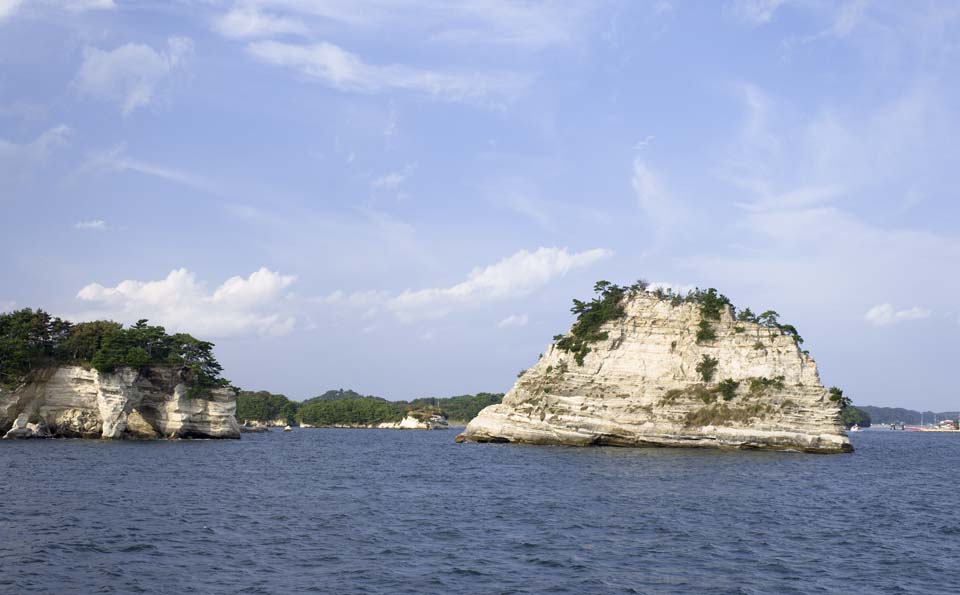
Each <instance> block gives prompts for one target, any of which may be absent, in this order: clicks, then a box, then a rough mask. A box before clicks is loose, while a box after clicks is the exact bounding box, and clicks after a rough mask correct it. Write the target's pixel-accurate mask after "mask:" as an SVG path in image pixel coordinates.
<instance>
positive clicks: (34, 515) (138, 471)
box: [0, 429, 960, 594]
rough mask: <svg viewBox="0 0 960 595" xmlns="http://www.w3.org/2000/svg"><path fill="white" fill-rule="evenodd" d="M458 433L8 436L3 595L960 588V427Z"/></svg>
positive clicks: (0, 501) (0, 525) (0, 565)
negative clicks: (833, 451) (670, 439)
mask: <svg viewBox="0 0 960 595" xmlns="http://www.w3.org/2000/svg"><path fill="white" fill-rule="evenodd" d="M453 437H454V432H444V431H434V432H400V431H390V430H383V431H379V430H329V429H317V430H299V431H294V432H292V433H286V434H285V433H281V432H273V433H270V434H251V435H245V436H244V438H243V440H241V441H196V442H191V441H179V442H141V443H137V442H99V441H81V440H69V441H68V440H56V441H42V442H3V443H0V470H2V471H3V475H2V479H0V591H2V592H11V593H28V592H29V593H42V592H50V593H62V592H72V593H138V592H140V593H186V592H197V593H458V594H463V593H577V594H584V593H691V592H697V593H764V594H766V593H957V592H960V578H957V576H956V574H955V573H956V570H957V564H958V562H960V517H958V513H960V496H958V493H960V492H958V489H957V488H958V480H960V477H958V473H957V469H956V464H957V462H958V461H960V456H958V455H960V436H953V435H943V434H917V433H910V432H883V431H867V432H862V433H860V434H855V435H853V436H852V438H853V441H854V446H855V447H856V448H857V452H856V453H854V454H852V455H835V456H817V455H803V454H791V453H766V452H717V451H709V450H673V449H615V448H587V449H578V448H554V447H525V446H515V445H495V444H484V445H476V444H454V443H453Z"/></svg>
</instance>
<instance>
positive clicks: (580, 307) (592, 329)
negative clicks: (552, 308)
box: [554, 281, 645, 366]
mask: <svg viewBox="0 0 960 595" xmlns="http://www.w3.org/2000/svg"><path fill="white" fill-rule="evenodd" d="M641 283H645V282H643V281H640V282H638V283H637V284H635V286H634V287H637V288H639V287H640V284H641ZM644 287H645V285H644ZM630 290H631V288H629V287H621V286H619V285H614V284H612V283H610V282H609V281H597V283H596V284H595V285H594V286H593V291H594V293H596V294H597V295H596V297H594V298H593V299H592V300H591V301H589V302H582V301H580V300H577V299H575V300H573V307H572V308H570V311H571V312H572V313H574V314H576V315H577V322H576V323H574V325H573V328H572V329H571V331H570V334H569V335H566V336H564V335H556V336H555V337H554V340H555V341H556V342H557V343H556V344H557V348H559V349H562V350H564V351H568V352H570V353H572V354H573V359H574V360H576V362H577V365H580V366H582V365H583V359H584V358H585V357H586V356H587V354H588V353H590V346H589V343H595V342H597V341H606V340H607V339H608V338H609V333H607V332H606V331H600V327H602V326H603V325H604V324H605V323H607V322H609V321H611V320H617V319H619V318H623V316H624V315H625V311H624V309H623V304H622V302H623V296H624V295H625V294H626V293H627V292H628V291H630Z"/></svg>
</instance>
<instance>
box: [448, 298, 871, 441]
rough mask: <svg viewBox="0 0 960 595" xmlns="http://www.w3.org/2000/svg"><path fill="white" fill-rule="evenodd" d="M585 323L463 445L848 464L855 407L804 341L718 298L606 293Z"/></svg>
mask: <svg viewBox="0 0 960 595" xmlns="http://www.w3.org/2000/svg"><path fill="white" fill-rule="evenodd" d="M594 292H595V295H594V297H593V299H591V300H589V301H581V300H576V299H575V300H573V307H572V308H571V311H572V312H573V314H575V315H576V317H577V319H576V322H575V323H574V324H573V326H572V327H571V329H570V330H569V331H568V332H567V333H565V334H560V335H556V336H555V337H554V340H553V343H552V344H551V345H550V346H549V347H548V348H547V349H546V350H545V351H544V353H543V354H541V356H540V358H539V359H538V361H537V362H536V363H535V364H534V365H533V366H532V367H531V368H530V369H528V370H526V371H524V372H522V373H521V374H520V376H519V378H518V379H517V382H516V384H515V385H514V387H513V388H512V389H511V390H510V391H509V392H508V393H507V394H506V396H505V397H504V399H503V402H502V403H501V404H499V405H491V406H489V407H487V408H486V409H484V410H483V411H481V412H480V414H479V415H478V416H477V417H476V418H474V419H473V420H472V421H471V422H470V423H469V424H468V425H467V427H466V430H465V431H464V432H463V434H461V435H460V436H458V441H475V442H524V443H533V444H566V445H575V446H588V445H615V446H683V447H690V446H697V447H711V448H736V449H754V448H763V449H779V450H800V451H806V452H816V453H839V452H849V451H851V450H852V447H851V445H850V441H849V439H848V438H847V436H846V434H845V433H844V431H843V428H844V424H843V422H842V421H841V420H842V419H843V418H842V416H843V415H844V414H846V415H847V418H848V419H851V418H852V416H853V414H852V413H846V412H848V411H849V410H850V408H851V406H852V403H851V402H850V399H849V398H848V397H847V396H845V395H844V394H843V391H842V390H840V389H838V388H836V387H833V388H831V389H829V390H828V389H827V388H825V387H824V386H823V384H821V382H820V377H819V374H818V372H817V365H816V363H815V362H814V360H813V358H812V357H811V356H810V353H809V352H807V351H805V350H803V349H802V347H801V345H802V344H803V338H802V337H801V336H800V334H799V332H798V331H797V329H796V328H795V327H794V326H792V325H790V324H785V323H782V322H781V321H780V319H779V318H780V317H779V314H778V313H777V312H775V311H773V310H767V311H764V312H762V313H760V314H755V313H754V312H753V311H752V310H751V309H750V308H744V309H742V310H738V309H737V308H735V307H734V306H733V304H732V303H731V302H730V300H729V299H728V298H727V297H726V296H724V295H723V294H721V293H719V292H718V291H717V290H716V289H713V288H711V289H706V290H700V289H697V290H694V291H691V292H689V293H686V294H679V293H675V292H672V291H669V290H668V289H664V288H653V287H650V285H649V284H648V283H647V282H645V281H643V280H641V281H638V282H636V283H634V284H633V285H630V286H619V285H615V284H613V283H610V282H607V281H599V282H597V283H596V285H595V286H594Z"/></svg>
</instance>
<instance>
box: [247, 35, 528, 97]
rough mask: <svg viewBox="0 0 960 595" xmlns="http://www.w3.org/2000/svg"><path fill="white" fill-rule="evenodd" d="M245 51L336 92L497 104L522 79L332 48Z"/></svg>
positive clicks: (274, 46)
mask: <svg viewBox="0 0 960 595" xmlns="http://www.w3.org/2000/svg"><path fill="white" fill-rule="evenodd" d="M247 51H249V52H250V54H251V55H252V56H254V57H255V58H256V59H258V60H260V61H262V62H265V63H267V64H273V65H277V66H283V67H286V68H291V69H293V70H295V71H297V72H299V73H300V74H302V75H304V76H306V77H308V78H309V79H311V80H315V81H317V82H319V83H321V84H323V85H326V86H328V87H330V88H332V89H336V90H338V91H347V92H354V93H367V94H373V93H381V92H386V91H407V92H412V93H416V94H419V95H422V96H426V97H430V98H433V99H437V100H441V101H473V102H481V103H483V102H494V103H496V102H502V101H505V100H510V99H512V98H513V97H515V96H516V95H517V94H518V93H519V92H520V91H521V90H522V89H523V88H524V87H525V86H526V85H527V79H526V77H524V76H522V75H519V74H516V73H512V72H499V73H473V72H467V73H446V72H439V71H434V70H425V69H419V68H412V67H409V66H405V65H400V64H389V65H382V66H381V65H375V64H369V63H367V62H365V61H363V60H362V59H361V58H360V57H359V56H357V55H356V54H353V53H350V52H348V51H346V50H344V49H342V48H340V47H339V46H336V45H334V44H332V43H327V42H321V43H317V44H312V45H300V44H293V43H283V42H278V41H259V42H255V43H252V44H250V45H248V46H247Z"/></svg>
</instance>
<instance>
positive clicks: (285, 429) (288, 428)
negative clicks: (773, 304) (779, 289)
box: [283, 426, 859, 432]
mask: <svg viewBox="0 0 960 595" xmlns="http://www.w3.org/2000/svg"><path fill="white" fill-rule="evenodd" d="M857 429H859V428H857ZM283 431H284V432H292V431H293V428H291V427H290V426H286V427H285V428H283Z"/></svg>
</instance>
